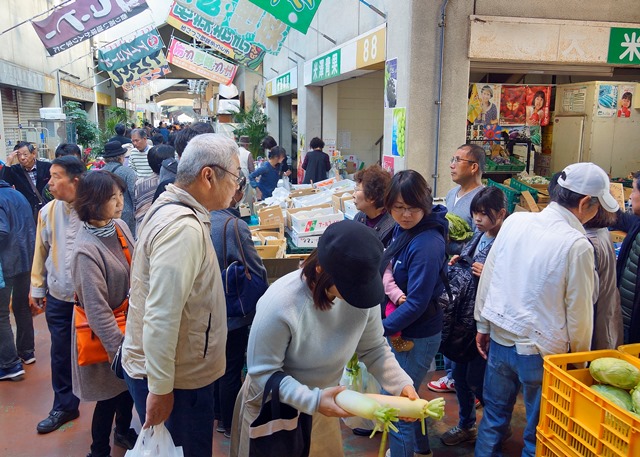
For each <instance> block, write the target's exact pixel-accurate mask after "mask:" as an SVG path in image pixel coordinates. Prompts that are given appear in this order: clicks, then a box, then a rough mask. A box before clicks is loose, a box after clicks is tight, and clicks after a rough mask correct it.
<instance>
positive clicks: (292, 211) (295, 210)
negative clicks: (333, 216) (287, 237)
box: [286, 203, 332, 230]
mask: <svg viewBox="0 0 640 457" xmlns="http://www.w3.org/2000/svg"><path fill="white" fill-rule="evenodd" d="M331 207H332V206H331V204H330V203H321V204H319V205H312V206H303V207H301V208H288V209H287V211H286V213H287V215H286V219H287V220H286V223H287V228H288V229H289V230H291V228H292V227H291V215H292V214H296V213H299V212H302V211H310V210H314V209H319V208H331Z"/></svg>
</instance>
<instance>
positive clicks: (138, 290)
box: [122, 133, 243, 457]
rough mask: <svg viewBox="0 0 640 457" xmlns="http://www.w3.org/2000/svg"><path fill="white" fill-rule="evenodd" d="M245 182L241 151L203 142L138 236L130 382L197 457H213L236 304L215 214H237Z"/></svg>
mask: <svg viewBox="0 0 640 457" xmlns="http://www.w3.org/2000/svg"><path fill="white" fill-rule="evenodd" d="M242 179H243V177H242V176H240V162H239V160H238V147H237V146H236V144H235V143H234V142H233V141H232V140H230V139H229V138H226V137H224V136H222V135H218V134H213V133H212V134H204V135H199V136H197V137H195V138H193V139H191V141H189V144H188V145H187V147H186V148H185V150H184V154H183V155H182V158H181V159H180V162H179V165H178V174H177V176H176V181H175V184H169V185H168V186H167V189H166V191H165V192H164V193H163V194H162V195H160V197H158V200H156V202H155V203H154V204H153V205H152V206H151V208H149V211H148V214H147V216H146V217H145V219H144V221H143V222H142V224H141V225H140V227H139V229H138V242H137V244H136V248H135V252H134V255H133V264H132V266H131V295H130V298H129V314H128V317H127V332H126V334H125V338H124V343H123V346H122V366H123V368H124V372H125V381H126V382H127V385H128V387H129V391H130V392H131V395H132V396H133V399H134V402H135V406H136V410H137V411H138V415H139V416H140V422H141V423H142V424H143V427H144V428H148V427H150V426H153V425H158V424H160V423H162V422H165V423H166V426H167V428H168V429H169V431H170V432H171V435H172V437H173V441H174V443H175V444H176V446H182V447H183V450H184V455H185V456H187V457H188V456H206V457H209V456H211V452H212V445H213V422H214V412H213V404H214V401H213V400H214V387H213V383H214V381H215V380H216V379H218V378H219V377H220V376H222V375H223V374H224V371H225V344H226V338H227V319H226V302H225V295H224V289H223V286H222V277H221V274H220V267H219V265H218V260H217V257H216V252H215V250H214V248H213V244H212V242H211V236H210V227H211V223H210V214H209V212H210V211H214V210H221V209H224V208H228V207H229V205H230V203H231V201H232V197H233V196H234V194H235V193H236V190H237V189H238V185H239V183H240V181H241V180H242Z"/></svg>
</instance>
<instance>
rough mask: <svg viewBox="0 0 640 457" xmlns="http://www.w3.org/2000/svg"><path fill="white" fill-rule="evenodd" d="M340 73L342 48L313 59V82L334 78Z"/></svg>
mask: <svg viewBox="0 0 640 457" xmlns="http://www.w3.org/2000/svg"><path fill="white" fill-rule="evenodd" d="M339 74H340V49H336V50H335V51H332V52H330V53H329V54H325V55H323V56H322V57H318V58H317V59H314V60H313V64H312V67H311V82H314V83H315V82H317V81H322V80H323V79H329V78H333V77H334V76H338V75H339Z"/></svg>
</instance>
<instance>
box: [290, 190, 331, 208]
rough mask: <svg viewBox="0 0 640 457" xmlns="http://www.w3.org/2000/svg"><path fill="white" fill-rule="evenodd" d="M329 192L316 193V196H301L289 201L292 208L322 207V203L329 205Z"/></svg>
mask: <svg viewBox="0 0 640 457" xmlns="http://www.w3.org/2000/svg"><path fill="white" fill-rule="evenodd" d="M331 195H332V194H331V192H318V193H316V194H309V195H303V196H302V197H296V198H292V199H291V203H292V204H293V207H294V208H304V207H305V206H316V205H322V204H323V203H329V204H331Z"/></svg>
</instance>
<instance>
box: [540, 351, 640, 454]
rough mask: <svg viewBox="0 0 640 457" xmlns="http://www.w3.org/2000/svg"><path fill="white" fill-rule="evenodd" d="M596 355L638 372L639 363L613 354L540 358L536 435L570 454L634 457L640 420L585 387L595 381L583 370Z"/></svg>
mask: <svg viewBox="0 0 640 457" xmlns="http://www.w3.org/2000/svg"><path fill="white" fill-rule="evenodd" d="M600 357H614V358H616V359H622V360H626V361H628V362H629V363H632V364H633V365H634V366H636V367H638V368H640V359H638V358H635V357H632V356H630V355H629V354H625V353H623V352H620V351H615V350H604V351H591V352H577V353H575V354H561V355H550V356H547V357H545V358H544V377H543V380H542V399H541V402H540V422H539V423H538V433H539V434H541V435H542V436H543V437H544V438H546V439H547V441H551V442H552V443H554V444H555V445H556V447H557V448H559V449H564V448H566V449H568V450H570V451H571V452H572V453H574V455H575V456H580V457H638V456H640V417H638V416H635V415H633V414H631V413H630V412H629V411H625V410H623V409H621V408H620V407H618V406H616V405H614V404H613V403H610V402H609V401H608V400H606V399H605V398H604V397H601V396H600V395H599V394H597V393H596V392H595V391H593V390H591V388H590V387H589V386H591V385H592V384H594V380H593V378H592V377H591V374H590V373H589V370H588V368H582V366H584V364H585V363H586V362H591V361H593V360H595V359H598V358H600ZM551 455H552V454H551ZM569 455H571V454H569Z"/></svg>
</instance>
